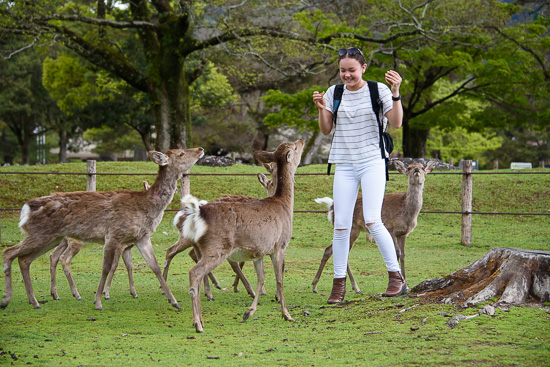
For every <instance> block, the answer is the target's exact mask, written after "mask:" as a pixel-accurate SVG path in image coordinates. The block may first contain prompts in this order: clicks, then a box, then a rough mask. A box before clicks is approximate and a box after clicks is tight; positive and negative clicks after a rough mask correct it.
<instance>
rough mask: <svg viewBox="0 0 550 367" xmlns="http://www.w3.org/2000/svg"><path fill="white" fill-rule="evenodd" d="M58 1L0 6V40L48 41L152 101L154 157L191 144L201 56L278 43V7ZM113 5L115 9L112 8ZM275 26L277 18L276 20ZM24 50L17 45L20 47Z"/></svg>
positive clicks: (157, 0)
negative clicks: (251, 41)
mask: <svg viewBox="0 0 550 367" xmlns="http://www.w3.org/2000/svg"><path fill="white" fill-rule="evenodd" d="M95 3H96V9H94V8H93V7H92V6H91V2H86V1H69V2H63V3H61V2H57V1H55V0H48V1H41V2H39V3H30V2H8V3H2V4H0V16H1V19H0V21H1V24H2V26H3V33H4V35H6V34H8V33H11V34H13V33H21V34H24V35H26V36H28V37H29V42H30V41H31V40H32V39H36V38H38V39H40V40H46V39H48V38H49V39H53V38H54V37H55V40H56V41H59V42H62V43H63V44H64V45H65V46H66V47H68V48H69V49H71V50H72V51H74V52H75V53H77V54H79V55H80V56H81V57H83V58H85V59H86V60H88V61H89V62H91V63H93V64H94V65H96V66H98V67H99V68H101V69H103V70H107V71H109V72H110V73H112V74H114V75H116V76H118V77H119V78H121V79H122V80H124V81H125V82H126V83H128V85H131V86H132V87H133V88H135V89H137V90H139V91H141V92H143V93H146V94H147V95H148V96H149V99H150V103H151V108H152V111H153V114H154V117H155V129H156V134H157V139H156V146H157V149H159V150H166V149H167V148H169V147H183V146H186V145H187V144H189V143H190V141H191V134H190V132H191V131H190V126H191V125H190V124H191V114H190V112H191V111H190V106H191V102H190V85H191V84H192V83H193V82H194V81H195V80H196V79H197V78H198V77H199V76H200V74H201V72H202V70H203V67H204V65H205V60H206V57H207V56H206V53H205V52H204V51H205V50H207V49H209V48H212V47H214V46H216V45H221V44H224V45H225V47H229V46H228V44H229V43H231V42H232V41H235V40H237V41H239V42H240V40H242V39H243V38H245V37H251V38H253V37H259V35H262V34H263V35H274V36H280V32H279V31H278V30H279V29H280V28H281V27H279V26H278V24H277V23H278V22H279V20H280V23H281V24H284V21H285V19H288V13H287V15H286V16H285V15H283V16H281V17H279V18H272V20H271V21H270V22H269V23H270V24H269V27H265V22H266V16H265V15H267V14H269V13H270V12H271V11H274V9H276V8H278V7H280V6H282V7H284V4H283V5H279V2H277V1H274V2H273V3H271V2H250V3H249V4H246V2H244V3H243V4H241V5H240V6H239V5H236V6H231V5H226V4H225V2H218V1H214V2H208V3H207V2H200V1H199V2H193V1H178V2H171V1H164V0H149V1H145V0H141V1H118V2H111V1H109V2H105V1H104V0H98V1H97V2H95ZM115 5H116V6H115ZM275 19H278V20H277V21H276V20H275ZM22 47H23V46H20V48H22Z"/></svg>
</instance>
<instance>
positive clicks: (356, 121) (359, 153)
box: [324, 83, 393, 163]
mask: <svg viewBox="0 0 550 367" xmlns="http://www.w3.org/2000/svg"><path fill="white" fill-rule="evenodd" d="M377 84H378V94H379V96H380V99H381V100H382V103H383V105H384V107H383V115H385V114H386V112H388V111H389V110H391V109H392V108H393V103H392V99H391V97H392V93H391V91H390V88H388V86H387V85H385V84H382V83H377ZM334 87H335V86H334V85H333V86H331V87H330V88H329V89H328V90H327V91H326V92H325V95H324V98H325V101H326V109H327V110H329V111H330V112H332V108H333V96H334ZM387 123H388V119H387V118H386V117H384V118H383V121H382V124H383V127H384V128H385V127H386V125H387ZM333 130H334V136H333V139H332V147H331V149H330V155H329V158H328V161H329V163H355V162H367V161H369V160H372V159H376V158H380V136H379V132H378V122H377V121H376V116H375V114H374V111H373V110H372V104H371V100H370V91H369V87H368V84H366V83H365V85H364V86H363V87H362V88H361V89H359V90H357V91H350V90H348V89H347V88H346V86H344V93H343V95H342V101H341V102H340V107H338V116H337V120H336V129H334V128H333Z"/></svg>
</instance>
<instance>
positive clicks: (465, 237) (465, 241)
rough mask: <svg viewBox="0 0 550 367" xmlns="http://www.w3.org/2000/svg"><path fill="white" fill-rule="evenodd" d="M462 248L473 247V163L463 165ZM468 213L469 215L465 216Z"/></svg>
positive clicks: (468, 162)
mask: <svg viewBox="0 0 550 367" xmlns="http://www.w3.org/2000/svg"><path fill="white" fill-rule="evenodd" d="M462 172H463V174H462V212H463V214H462V246H466V247H471V246H472V214H469V213H471V212H472V186H473V182H472V181H473V180H472V161H471V160H467V161H464V162H463V165H462ZM464 212H467V213H468V214H464Z"/></svg>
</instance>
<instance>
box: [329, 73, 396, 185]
mask: <svg viewBox="0 0 550 367" xmlns="http://www.w3.org/2000/svg"><path fill="white" fill-rule="evenodd" d="M367 85H368V86H369V91H370V99H371V104H372V110H373V111H374V114H375V115H376V121H377V122H378V134H379V136H380V154H381V155H382V158H383V159H384V160H385V161H386V181H389V179H390V176H389V174H388V159H387V158H386V154H385V152H384V151H387V152H388V155H389V154H391V153H392V152H393V139H392V137H391V135H390V133H388V132H387V131H384V127H383V125H382V122H381V121H380V111H381V110H382V107H383V103H382V100H381V99H380V96H379V95H378V83H377V82H374V81H372V80H367ZM342 94H344V84H337V85H336V86H335V87H334V98H333V103H332V108H333V110H334V112H333V113H332V123H333V125H334V126H336V117H337V114H338V107H340V101H342ZM333 138H334V136H333ZM330 167H331V163H329V164H328V167H327V175H329V176H330Z"/></svg>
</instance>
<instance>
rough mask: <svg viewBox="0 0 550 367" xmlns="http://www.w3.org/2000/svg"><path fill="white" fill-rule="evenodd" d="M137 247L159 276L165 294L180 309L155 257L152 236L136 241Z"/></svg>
mask: <svg viewBox="0 0 550 367" xmlns="http://www.w3.org/2000/svg"><path fill="white" fill-rule="evenodd" d="M136 247H137V248H138V250H139V252H140V254H141V256H143V259H144V260H145V262H147V265H149V267H150V268H151V270H152V271H153V273H155V275H156V276H157V278H158V280H159V282H160V286H161V288H162V290H163V291H164V294H165V295H166V297H167V298H168V301H169V302H170V304H171V305H172V306H174V307H175V308H177V309H178V310H180V309H181V307H180V306H179V305H178V301H176V298H175V297H174V295H173V294H172V292H171V291H170V288H169V287H168V284H167V283H166V280H164V278H163V277H162V273H161V271H160V266H159V264H158V262H157V259H156V257H155V253H154V252H153V245H152V244H151V238H150V236H147V237H145V238H142V239H140V240H139V241H138V242H137V243H136Z"/></svg>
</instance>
